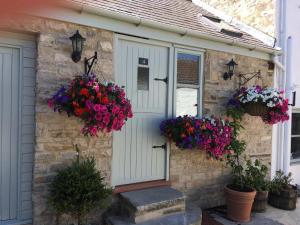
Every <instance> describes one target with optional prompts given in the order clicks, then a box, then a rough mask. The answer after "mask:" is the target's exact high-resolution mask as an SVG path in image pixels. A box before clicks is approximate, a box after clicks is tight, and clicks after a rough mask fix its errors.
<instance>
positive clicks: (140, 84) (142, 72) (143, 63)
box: [137, 58, 149, 91]
mask: <svg viewBox="0 0 300 225" xmlns="http://www.w3.org/2000/svg"><path fill="white" fill-rule="evenodd" d="M137 89H138V90H139V91H149V60H148V59H146V58H139V66H138V72H137Z"/></svg>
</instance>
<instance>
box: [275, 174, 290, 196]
mask: <svg viewBox="0 0 300 225" xmlns="http://www.w3.org/2000/svg"><path fill="white" fill-rule="evenodd" d="M292 181H293V179H292V173H289V174H288V175H285V174H284V172H283V171H281V170H279V171H276V175H275V177H274V178H273V180H272V181H271V187H270V191H271V192H273V193H277V194H279V193H280V191H281V190H284V189H288V188H289V187H290V185H291V182H292Z"/></svg>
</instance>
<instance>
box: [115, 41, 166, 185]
mask: <svg viewBox="0 0 300 225" xmlns="http://www.w3.org/2000/svg"><path fill="white" fill-rule="evenodd" d="M168 61H169V56H168V48H167V47H161V46H156V45H150V44H144V43H138V42H133V41H126V40H119V41H118V44H117V56H116V63H117V68H116V81H117V83H118V84H119V85H120V86H124V88H125V90H126V95H127V97H128V98H129V99H130V100H131V104H132V107H133V114H134V115H133V118H132V119H129V120H128V121H127V122H126V125H125V126H124V127H123V128H122V131H121V132H115V133H114V135H113V162H112V164H113V165H112V183H113V185H114V186H116V185H123V184H132V183H138V182H145V181H153V180H161V179H165V178H166V165H167V151H166V148H164V146H163V145H164V144H165V142H166V140H165V139H164V138H163V137H162V136H161V135H160V130H159V124H160V122H161V121H162V120H164V119H165V118H166V113H167V91H168V86H167V83H168V82H165V80H164V79H165V78H166V77H168Z"/></svg>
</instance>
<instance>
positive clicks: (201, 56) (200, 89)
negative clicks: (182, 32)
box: [173, 48, 204, 117]
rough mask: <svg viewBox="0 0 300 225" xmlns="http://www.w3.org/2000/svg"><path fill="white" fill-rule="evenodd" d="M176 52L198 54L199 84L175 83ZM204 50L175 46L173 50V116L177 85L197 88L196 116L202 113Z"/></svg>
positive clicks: (174, 113) (174, 114)
mask: <svg viewBox="0 0 300 225" xmlns="http://www.w3.org/2000/svg"><path fill="white" fill-rule="evenodd" d="M178 53H183V54H191V55H196V56H199V59H200V61H199V84H198V85H193V84H178V83H177V55H178ZM203 69H204V50H203V51H202V50H190V49H184V48H175V51H174V100H173V102H174V108H173V116H174V117H175V116H176V107H177V106H176V98H177V96H176V93H177V92H176V89H177V87H180V88H194V89H198V99H197V112H198V114H197V117H201V116H202V115H203V92H204V90H203V83H204V81H203V79H204V76H203V74H204V70H203Z"/></svg>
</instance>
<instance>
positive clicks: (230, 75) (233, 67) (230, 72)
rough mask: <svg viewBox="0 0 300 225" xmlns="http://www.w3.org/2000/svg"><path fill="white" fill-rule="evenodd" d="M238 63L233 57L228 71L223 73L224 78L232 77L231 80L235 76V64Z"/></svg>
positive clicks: (228, 65) (228, 64)
mask: <svg viewBox="0 0 300 225" xmlns="http://www.w3.org/2000/svg"><path fill="white" fill-rule="evenodd" d="M237 65H238V64H237V63H236V62H235V61H234V60H233V59H231V60H230V61H229V62H228V63H227V64H226V66H227V72H225V73H224V75H223V79H224V80H228V79H230V80H231V77H232V76H233V74H234V69H235V66H237Z"/></svg>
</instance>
